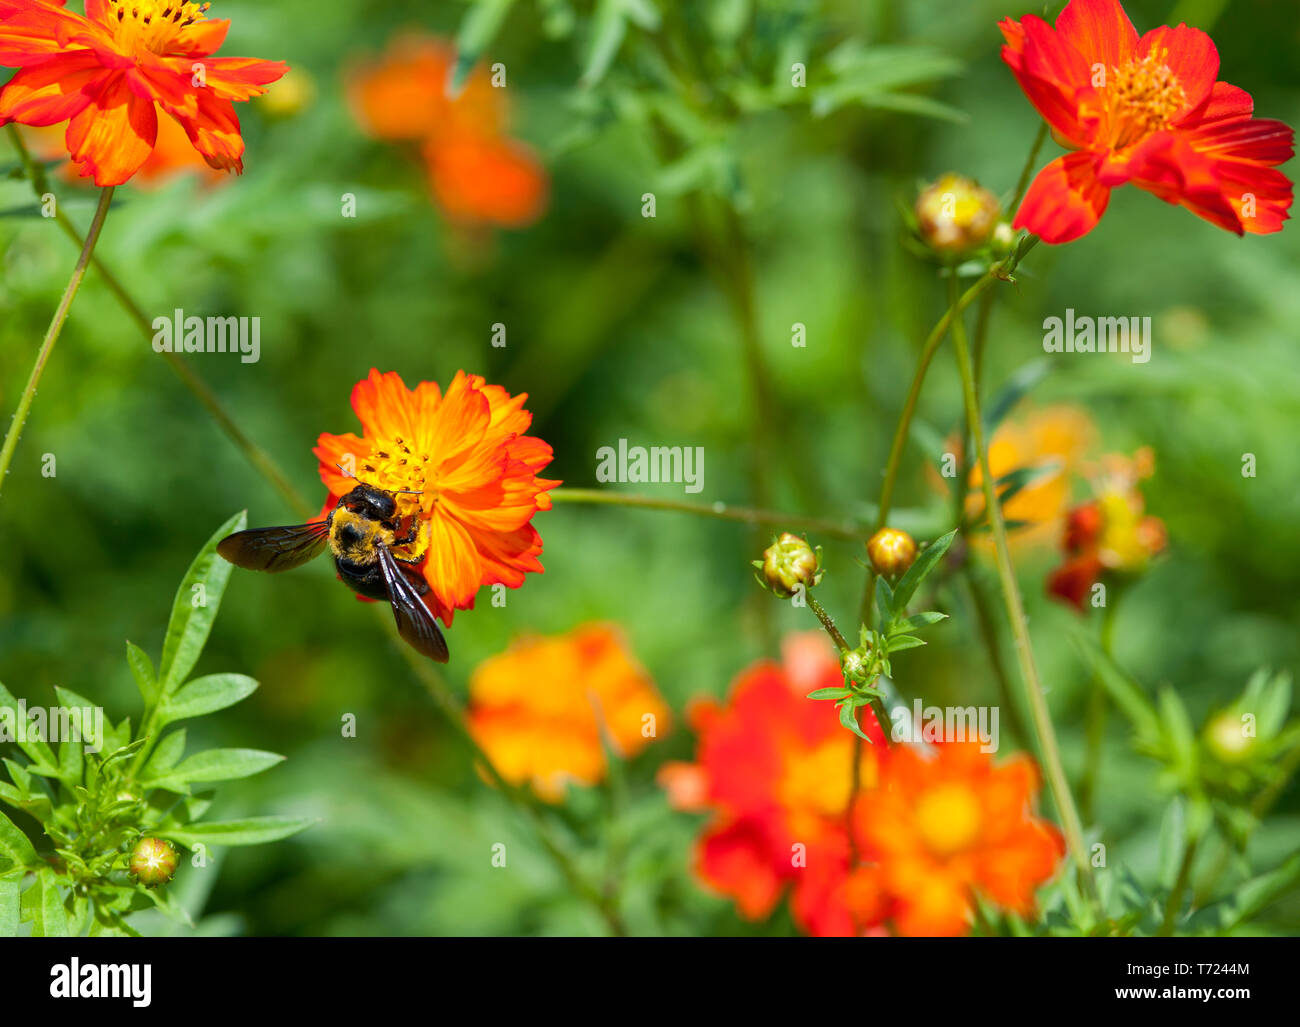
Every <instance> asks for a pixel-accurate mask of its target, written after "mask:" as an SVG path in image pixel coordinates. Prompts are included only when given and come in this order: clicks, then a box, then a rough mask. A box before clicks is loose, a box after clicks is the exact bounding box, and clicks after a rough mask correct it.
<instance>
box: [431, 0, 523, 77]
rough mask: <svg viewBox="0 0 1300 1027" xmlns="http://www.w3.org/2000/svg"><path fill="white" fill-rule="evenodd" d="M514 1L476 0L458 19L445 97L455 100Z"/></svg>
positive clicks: (494, 36)
mask: <svg viewBox="0 0 1300 1027" xmlns="http://www.w3.org/2000/svg"><path fill="white" fill-rule="evenodd" d="M514 4H515V0H478V2H477V3H475V4H474V6H473V7H471V8H470V9H469V11H467V12H466V14H465V17H464V18H462V19H461V22H460V31H458V32H457V33H456V66H455V67H454V68H453V69H452V73H451V80H450V81H449V82H448V83H447V96H448V97H450V98H455V97H456V96H458V95H460V91H461V90H462V89H463V88H464V87H465V81H466V79H468V78H469V73H470V72H471V71H473V70H474V65H476V64H477V63H478V62H479V58H480V57H482V56H483V51H484V50H486V49H487V48H488V47H489V46H491V45H492V40H493V39H495V38H496V34H497V32H498V31H500V29H501V25H502V23H503V22H504V21H505V20H506V15H507V14H509V13H510V8H511V7H513V6H514Z"/></svg>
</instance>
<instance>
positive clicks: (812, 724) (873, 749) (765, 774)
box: [659, 633, 886, 935]
mask: <svg viewBox="0 0 1300 1027" xmlns="http://www.w3.org/2000/svg"><path fill="white" fill-rule="evenodd" d="M782 651H783V661H782V663H781V664H776V663H771V662H767V661H764V662H761V663H758V664H755V665H754V666H753V667H751V668H750V669H749V670H747V671H745V672H744V673H743V674H741V675H740V677H739V678H737V679H736V682H735V684H734V685H733V687H732V690H731V695H730V697H729V698H728V700H727V702H726V705H725V706H724V705H721V704H719V703H717V702H714V701H712V700H707V701H703V702H699V703H696V704H694V706H693V707H692V709H691V713H690V717H691V725H692V727H693V728H694V729H695V731H696V733H697V734H698V735H699V745H698V749H697V754H696V759H697V761H696V762H695V763H691V764H686V763H670V764H666V765H665V766H664V767H663V768H662V770H661V771H660V778H659V779H660V783H661V784H662V785H663V786H664V787H665V788H666V789H667V791H668V794H669V798H670V800H671V801H672V802H673V804H674V805H675V806H677V807H678V808H679V809H687V810H709V811H711V812H712V813H713V814H714V818H713V821H712V823H711V824H710V825H709V827H708V828H706V830H705V832H704V834H703V836H702V837H701V838H700V839H699V841H698V843H697V845H696V850H695V872H696V874H697V875H698V876H699V877H700V879H701V880H702V881H703V882H704V883H705V884H706V885H708V886H709V887H711V888H713V889H714V890H716V891H718V892H721V893H722V894H724V895H727V896H729V897H730V898H731V899H733V900H734V901H735V903H736V908H737V909H738V910H739V912H740V914H741V915H742V916H744V917H745V918H747V919H750V920H757V919H762V918H765V917H767V916H769V915H770V914H771V912H772V910H773V909H774V908H775V906H776V904H777V902H779V901H780V899H781V897H782V895H783V894H785V893H786V892H787V891H788V892H790V893H791V909H792V912H793V915H794V918H795V922H796V923H798V924H799V926H800V927H801V928H802V929H803V930H805V931H807V932H809V933H811V934H816V935H847V934H854V933H858V932H860V931H862V930H864V929H866V928H868V927H870V926H871V925H873V924H876V923H879V921H880V920H881V918H882V917H883V915H884V912H885V908H884V905H883V898H882V896H881V894H880V891H879V889H878V887H877V885H876V875H875V874H874V872H873V871H872V870H871V869H870V868H869V867H865V866H860V867H857V868H854V867H853V866H852V865H851V863H850V858H851V852H850V846H849V836H848V825H847V808H848V803H849V796H850V792H851V789H852V769H853V751H854V738H853V735H852V734H850V733H849V732H848V731H846V730H845V729H844V728H843V727H842V726H841V725H840V723H839V717H838V715H837V713H836V711H835V709H834V708H833V707H832V705H831V704H830V703H822V702H815V701H811V700H809V699H807V698H805V696H806V695H807V693H808V692H810V691H812V690H813V689H816V688H826V687H834V686H842V685H843V683H844V682H843V676H842V675H841V673H840V668H839V663H838V661H837V660H836V659H835V657H834V656H833V655H832V652H831V649H830V647H829V646H828V644H827V642H826V640H825V638H824V637H822V636H821V635H820V634H816V633H813V634H805V635H796V636H793V637H791V638H788V639H786V641H785V644H784V645H783V647H782ZM862 723H863V730H865V731H866V732H867V733H868V734H869V735H871V736H872V738H873V739H874V741H875V743H876V744H874V745H863V746H862V756H861V765H860V768H859V772H860V774H861V780H862V783H863V786H864V787H868V788H869V787H871V786H872V785H873V784H874V783H875V781H876V778H877V776H878V773H879V770H878V768H879V764H880V762H881V760H882V759H885V758H886V756H885V740H884V736H883V734H882V733H881V730H880V727H879V725H878V724H877V722H876V720H875V718H874V716H872V715H871V713H870V711H867V713H866V714H865V715H864V716H863V721H862Z"/></svg>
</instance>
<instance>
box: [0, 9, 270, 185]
mask: <svg viewBox="0 0 1300 1027" xmlns="http://www.w3.org/2000/svg"><path fill="white" fill-rule="evenodd" d="M208 6H209V5H208V4H206V3H205V4H203V5H202V6H199V5H197V4H193V3H186V2H179V0H86V15H85V17H83V16H82V15H80V14H76V13H75V12H73V11H68V10H66V9H64V7H63V5H62V2H58V3H56V2H54V0H0V64H2V65H7V66H9V67H15V68H19V69H21V70H19V72H18V73H17V74H16V75H14V77H13V78H12V79H10V80H9V82H8V84H6V85H5V86H4V88H3V89H0V125H4V124H8V123H9V122H18V123H19V124H24V125H38V126H40V125H57V124H60V123H62V122H64V121H67V122H68V130H67V135H66V142H67V147H68V152H69V153H71V154H72V159H73V161H74V162H75V163H77V164H79V165H81V174H82V175H83V176H93V177H94V180H95V184H96V185H99V186H110V185H121V184H122V183H123V182H125V181H127V180H128V179H129V178H131V177H132V176H133V175H134V174H135V173H136V172H137V171H138V170H139V169H140V167H141V165H143V164H144V163H145V161H146V160H148V158H149V155H150V154H151V153H153V152H154V149H155V147H156V146H157V144H158V134H159V122H158V108H159V107H161V108H162V109H163V111H164V112H166V113H167V114H168V115H170V117H172V118H175V119H176V121H177V122H178V123H179V124H180V125H181V127H182V128H183V129H184V130H185V134H186V136H187V138H188V139H189V141H190V143H191V145H192V146H193V147H194V148H195V149H196V150H198V152H199V153H200V154H202V156H203V158H204V160H205V161H206V162H207V163H208V164H209V165H210V166H211V167H214V168H218V169H221V170H226V171H235V172H241V171H243V167H244V165H243V159H242V158H243V153H244V140H243V138H242V136H241V135H240V130H239V118H238V117H237V116H236V115H235V107H234V103H233V102H232V101H236V100H248V99H251V98H252V97H254V96H259V95H261V94H262V93H264V92H265V91H266V88H265V87H266V86H268V85H269V84H270V83H272V82H274V81H275V80H276V79H278V78H280V76H282V75H283V74H284V73H285V72H286V71H287V70H288V67H287V65H285V64H283V63H281V62H279V61H264V60H257V59H253V58H246V57H214V56H212V54H213V53H215V51H216V50H217V49H218V48H219V47H220V46H221V44H222V42H223V41H224V40H225V37H226V32H227V30H228V29H229V28H230V22H229V21H209V20H208V18H207V16H206V13H205V12H206V11H207V9H208ZM164 120H166V119H164Z"/></svg>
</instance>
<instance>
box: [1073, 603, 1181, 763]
mask: <svg viewBox="0 0 1300 1027" xmlns="http://www.w3.org/2000/svg"><path fill="white" fill-rule="evenodd" d="M1074 640H1075V642H1076V644H1077V645H1078V646H1079V647H1080V648H1081V649H1082V650H1083V651H1084V655H1085V656H1087V657H1090V658H1091V661H1092V664H1093V667H1094V668H1095V669H1096V671H1097V677H1098V679H1099V680H1100V681H1101V683H1102V686H1103V687H1104V688H1105V689H1106V691H1107V693H1109V695H1110V697H1111V698H1112V699H1114V700H1115V705H1116V706H1118V707H1119V708H1120V709H1121V710H1122V711H1123V713H1124V715H1125V716H1126V717H1127V718H1128V719H1129V722H1130V723H1131V724H1132V725H1133V727H1134V729H1135V730H1136V732H1137V736H1138V739H1139V741H1141V742H1142V743H1143V744H1144V745H1148V746H1151V745H1155V744H1156V743H1157V741H1158V740H1159V738H1160V735H1161V731H1160V716H1159V714H1157V713H1156V708H1155V706H1154V705H1152V703H1151V700H1150V699H1148V698H1147V697H1146V695H1145V693H1144V692H1143V691H1142V688H1141V686H1140V685H1138V684H1137V682H1135V681H1134V680H1133V679H1132V678H1130V677H1129V676H1128V675H1127V674H1125V673H1124V671H1122V670H1120V668H1119V666H1118V665H1117V664H1116V663H1115V661H1114V660H1112V659H1111V658H1110V656H1108V655H1107V654H1106V652H1105V651H1104V650H1103V649H1102V648H1101V646H1099V645H1098V644H1097V641H1096V639H1094V638H1092V637H1091V636H1089V635H1087V634H1085V633H1084V632H1083V630H1082V629H1076V631H1075V635H1074Z"/></svg>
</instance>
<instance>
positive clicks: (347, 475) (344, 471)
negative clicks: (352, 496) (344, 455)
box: [334, 464, 360, 481]
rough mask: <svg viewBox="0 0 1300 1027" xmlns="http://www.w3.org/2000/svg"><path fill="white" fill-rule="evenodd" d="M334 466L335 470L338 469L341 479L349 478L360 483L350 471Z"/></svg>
mask: <svg viewBox="0 0 1300 1027" xmlns="http://www.w3.org/2000/svg"><path fill="white" fill-rule="evenodd" d="M334 466H335V467H337V468H338V469H339V471H340V473H342V475H343V477H345V478H351V479H352V480H353V481H360V479H359V478H358V477H357V476H356V475H355V474H353V473H352V472H351V471H349V470H348V469H347V468H346V467H344V466H343V465H342V464H335V465H334Z"/></svg>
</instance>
